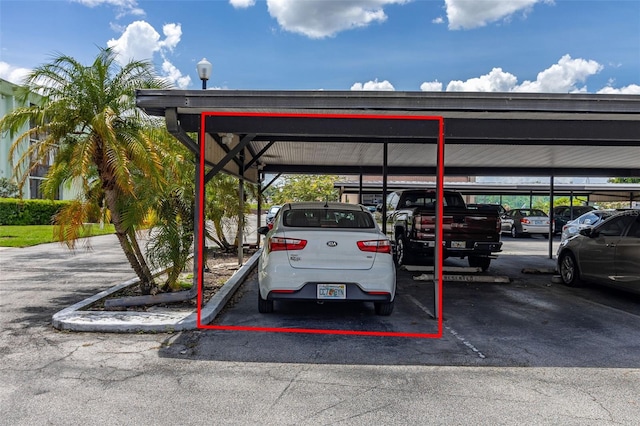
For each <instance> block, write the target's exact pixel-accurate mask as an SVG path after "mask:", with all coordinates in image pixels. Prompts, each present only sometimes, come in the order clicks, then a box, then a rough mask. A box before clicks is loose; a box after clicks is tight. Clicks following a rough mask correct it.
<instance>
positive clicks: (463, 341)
mask: <svg viewBox="0 0 640 426" xmlns="http://www.w3.org/2000/svg"><path fill="white" fill-rule="evenodd" d="M406 296H407V298H408V299H409V300H411V302H413V304H415V305H416V306H417V307H418V308H420V309H421V310H422V311H423V312H425V313H426V314H427V315H429V316H430V317H431V318H434V315H433V313H432V312H431V311H430V310H429V308H427V307H426V306H424V305H423V304H422V303H420V301H419V300H418V299H416V298H415V297H413V296H412V295H410V294H408V295H406ZM444 328H445V329H446V330H447V331H448V332H449V333H451V334H452V335H453V336H454V337H455V338H456V339H458V340H459V341H460V342H462V344H463V345H465V346H466V347H467V348H469V349H471V350H472V351H473V352H474V353H475V354H476V355H478V358H481V359H485V358H486V356H485V355H484V354H483V353H482V352H480V350H478V348H476V347H475V346H473V344H472V343H471V342H469V341H468V340H467V339H465V338H464V337H463V336H461V335H460V334H459V333H458V332H457V331H455V330H454V329H453V328H451V327H449V326H448V325H444Z"/></svg>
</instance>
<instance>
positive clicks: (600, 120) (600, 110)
mask: <svg viewBox="0 0 640 426" xmlns="http://www.w3.org/2000/svg"><path fill="white" fill-rule="evenodd" d="M137 105H138V107H140V108H142V109H143V110H144V111H146V113H148V114H149V115H152V116H158V117H164V119H165V121H166V125H167V129H168V130H169V131H170V132H171V133H172V134H174V135H175V136H176V137H177V138H178V139H179V140H180V141H181V142H182V143H183V144H184V145H185V146H187V147H188V148H189V149H191V150H192V151H193V152H194V153H195V154H196V157H197V159H198V170H197V171H196V175H197V176H196V177H198V176H200V172H201V171H202V174H201V175H202V177H203V178H200V179H196V182H197V183H198V185H197V190H198V191H199V189H200V185H202V184H203V183H205V182H206V181H207V179H210V178H211V177H212V176H213V175H215V174H216V173H218V172H220V171H225V172H227V173H231V174H233V175H235V176H238V177H240V178H242V179H246V180H248V181H251V182H253V183H259V182H260V181H261V177H262V176H264V174H266V173H271V174H278V173H318V174H343V175H347V174H356V175H382V176H383V177H386V176H388V175H405V176H406V175H436V174H437V170H438V166H443V167H444V173H445V174H446V175H462V176H469V175H474V176H480V175H491V176H500V175H502V176H549V177H551V188H550V191H551V194H550V196H551V197H553V191H554V189H553V177H555V176H618V177H633V176H640V162H639V161H638V159H639V158H640V96H634V95H592V94H524V93H456V92H437V93H431V92H353V91H349V92H327V91H309V92H307V91H303V92H298V91H295V92H290V91H226V90H225V91H220V90H188V91H183V90H139V91H138V92H137ZM428 117H431V118H433V119H432V120H426V119H425V118H428ZM440 118H441V123H443V125H444V132H443V136H444V142H445V149H444V153H443V155H444V157H443V158H444V159H443V161H442V162H441V164H439V163H438V143H437V142H438V134H439V123H440V122H439V121H438V120H439V119H440ZM190 132H191V133H197V134H198V139H193V138H191V137H190V136H189V135H188V133H190ZM385 182H386V178H384V179H383V191H384V192H386V184H385ZM196 207H197V208H196V211H198V212H199V213H198V214H199V218H198V220H197V223H198V224H200V228H201V227H202V226H203V223H204V222H203V214H202V211H201V205H199V206H196ZM196 229H197V232H196V241H199V239H201V238H202V235H198V227H196ZM436 247H438V248H439V245H436ZM550 250H551V243H550ZM438 257H439V254H438V253H437V254H436V258H438ZM436 264H438V261H436ZM196 272H198V271H196ZM194 287H195V286H194ZM435 288H436V289H437V288H438V286H435ZM434 299H435V300H436V301H437V300H438V299H439V298H438V296H437V295H436V297H435V298H434ZM435 311H436V312H438V311H439V310H438V309H437V307H436V309H435Z"/></svg>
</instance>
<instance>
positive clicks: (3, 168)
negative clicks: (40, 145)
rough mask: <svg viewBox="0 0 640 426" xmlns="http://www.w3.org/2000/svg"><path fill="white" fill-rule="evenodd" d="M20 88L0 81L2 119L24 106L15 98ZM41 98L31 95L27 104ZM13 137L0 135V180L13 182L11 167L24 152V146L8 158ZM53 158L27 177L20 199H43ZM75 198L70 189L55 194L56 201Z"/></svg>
mask: <svg viewBox="0 0 640 426" xmlns="http://www.w3.org/2000/svg"><path fill="white" fill-rule="evenodd" d="M19 87H20V86H18V85H16V84H13V83H11V82H9V81H6V80H3V79H0V117H4V116H5V115H6V114H9V113H10V112H12V111H14V110H15V109H16V108H19V107H23V106H26V105H25V103H22V102H21V101H20V99H18V97H17V90H18V89H19ZM41 101H42V98H41V97H40V96H38V95H37V94H32V95H31V96H30V97H29V100H28V102H29V103H30V104H31V105H33V104H37V103H38V102H41ZM27 130H28V127H27V126H26V125H25V127H24V128H23V129H20V133H22V132H25V131H27ZM14 137H15V135H13V136H12V135H10V134H9V133H8V132H4V133H2V134H0V178H7V179H10V180H13V179H14V178H15V176H14V173H13V167H14V163H15V160H16V159H17V158H18V156H19V155H20V154H21V152H24V149H26V145H25V147H24V148H22V147H21V148H22V149H18V151H17V153H14V158H9V151H10V148H11V145H12V144H13V141H14ZM36 141H37V139H31V140H30V141H29V143H34V142H36ZM25 144H26V142H25ZM53 160H54V156H53V155H51V156H50V157H49V158H47V159H46V161H44V162H40V163H38V164H37V165H36V167H35V168H34V169H33V170H32V171H31V172H30V173H29V177H28V178H27V180H26V183H25V185H24V187H23V188H22V198H24V199H33V198H44V197H43V194H42V190H41V185H42V182H43V181H44V180H45V179H46V175H47V172H48V171H49V168H50V167H51V165H52V164H53ZM74 196H75V192H74V191H73V190H72V188H71V187H69V188H63V187H61V188H60V189H59V190H58V193H57V194H56V197H55V198H56V199H70V198H73V197H74Z"/></svg>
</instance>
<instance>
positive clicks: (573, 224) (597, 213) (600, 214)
mask: <svg viewBox="0 0 640 426" xmlns="http://www.w3.org/2000/svg"><path fill="white" fill-rule="evenodd" d="M616 213H618V210H592V211H590V212H587V213H585V214H583V215H581V216H579V217H577V218H576V219H573V220H572V221H569V222H567V224H566V225H564V226H563V227H562V236H561V237H560V242H562V241H564V240H567V239H569V238H571V237H573V236H574V235H577V234H578V232H580V230H581V229H586V228H593V227H594V226H596V225H597V224H599V223H600V222H602V221H603V220H605V219H607V218H609V217H611V216H613V215H614V214H616Z"/></svg>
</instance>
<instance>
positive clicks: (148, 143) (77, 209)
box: [0, 49, 169, 293]
mask: <svg viewBox="0 0 640 426" xmlns="http://www.w3.org/2000/svg"><path fill="white" fill-rule="evenodd" d="M168 87H169V85H168V84H167V83H166V82H163V81H162V80H160V79H159V78H157V77H156V75H155V73H154V71H153V66H152V64H151V63H150V62H147V61H131V62H129V63H127V64H126V65H123V66H120V65H119V64H118V63H117V61H116V55H115V53H114V52H113V50H111V49H100V53H99V54H98V56H97V57H96V59H95V60H94V62H93V63H92V64H91V65H90V66H85V65H83V64H81V63H79V62H78V61H76V60H75V59H74V58H72V57H69V56H65V55H61V56H59V57H56V58H54V59H53V60H52V62H51V63H48V64H45V65H42V66H40V67H38V68H36V69H34V70H33V71H32V72H31V73H30V74H29V75H28V76H27V78H26V79H25V82H24V85H23V87H22V93H21V97H22V98H23V99H25V100H26V99H27V98H28V95H29V94H30V93H38V94H40V95H42V96H43V99H44V101H43V102H42V104H40V105H29V106H26V107H22V108H18V109H16V110H14V111H13V112H11V113H10V114H8V115H6V116H5V117H4V118H3V119H2V120H0V130H1V131H7V130H8V131H10V133H11V134H12V136H13V137H15V140H14V142H13V144H12V146H11V150H10V157H11V158H14V156H17V157H18V158H17V159H18V161H17V163H16V165H15V167H14V173H15V174H16V175H17V176H19V182H20V183H21V184H22V185H23V184H24V182H25V181H26V179H27V178H28V174H29V171H30V169H31V168H33V167H34V166H35V165H36V164H37V161H34V159H37V160H41V159H44V158H47V157H48V156H49V155H50V154H52V153H53V154H56V160H55V162H54V165H53V166H52V168H51V170H50V172H49V173H48V175H47V177H48V181H47V183H46V186H45V188H44V189H45V191H47V192H49V193H52V191H53V190H54V189H55V188H57V187H58V186H59V185H60V184H62V183H65V182H71V181H73V182H79V183H81V185H82V189H83V190H82V193H83V198H82V199H81V200H77V201H76V202H75V203H73V204H72V205H71V206H70V207H69V210H67V211H65V212H63V213H62V214H61V215H60V216H59V217H57V219H56V220H57V222H58V224H60V225H62V226H61V229H63V231H61V233H62V234H63V235H65V236H67V237H69V238H71V239H67V241H68V244H69V246H70V247H71V248H72V247H73V245H74V239H73V236H75V235H77V229H78V228H79V227H81V226H82V223H83V221H84V220H86V217H87V215H88V214H89V212H90V211H91V210H92V208H93V209H95V208H96V207H97V206H98V205H99V204H104V206H105V207H106V208H107V209H108V210H109V213H110V215H111V222H112V223H113V224H114V227H115V232H116V235H117V237H118V240H119V242H120V245H121V246H122V250H123V251H124V254H125V255H126V257H127V259H128V261H129V263H130V264H131V267H132V268H133V270H134V271H135V273H136V274H137V276H138V277H139V278H140V288H141V290H142V291H143V293H148V292H150V290H151V288H152V287H153V285H154V283H153V277H152V274H151V272H150V270H149V267H148V265H147V263H146V261H145V258H144V256H143V253H142V250H141V249H140V245H139V244H138V240H137V238H136V229H137V228H138V226H139V225H140V224H141V223H142V222H143V219H144V215H145V214H146V211H144V208H143V207H144V203H143V201H142V200H139V199H138V197H137V192H136V183H137V182H138V183H139V182H140V181H141V180H143V179H144V182H145V184H146V185H148V186H151V187H153V186H155V185H158V184H160V183H161V182H162V176H163V173H162V161H161V160H162V159H161V155H160V153H159V152H158V150H157V148H156V147H155V145H154V141H153V140H152V138H150V137H149V134H148V133H147V132H145V131H144V130H145V127H147V126H148V125H149V120H150V119H149V118H148V117H146V116H144V115H143V113H142V112H141V110H139V109H137V108H136V107H135V90H136V89H144V88H161V89H164V88H168ZM29 122H30V123H31V125H30V127H31V128H30V129H29V130H28V131H26V132H24V133H21V134H17V133H18V132H19V129H20V128H21V126H23V125H24V124H26V123H29ZM38 135H39V136H41V137H40V138H39V139H38V138H37V137H36V136H38ZM30 140H37V141H36V142H33V143H29V141H30Z"/></svg>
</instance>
